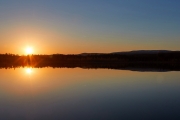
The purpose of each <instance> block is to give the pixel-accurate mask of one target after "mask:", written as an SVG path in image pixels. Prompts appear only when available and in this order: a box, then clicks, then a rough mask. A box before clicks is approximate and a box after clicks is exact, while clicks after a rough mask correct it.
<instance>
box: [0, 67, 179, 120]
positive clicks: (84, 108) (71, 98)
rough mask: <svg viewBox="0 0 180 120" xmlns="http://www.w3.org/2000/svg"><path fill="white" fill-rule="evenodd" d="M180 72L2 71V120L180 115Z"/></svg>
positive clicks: (110, 119)
mask: <svg viewBox="0 0 180 120" xmlns="http://www.w3.org/2000/svg"><path fill="white" fill-rule="evenodd" d="M179 74H180V72H173V71H172V72H137V71H128V70H112V69H81V68H74V69H72V68H56V69H53V68H41V69H38V68H16V69H0V98H1V99H0V106H1V107H0V119H2V120H9V119H18V120H19V119H27V120H39V119H43V120H46V119H47V120H59V119H62V120H120V119H124V120H128V119H130V120H131V119H142V120H144V119H146V120H148V119H149V120H152V119H180V114H179V111H180V101H179V100H180V94H179V93H180V80H179V78H180V77H179Z"/></svg>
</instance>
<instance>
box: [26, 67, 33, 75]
mask: <svg viewBox="0 0 180 120" xmlns="http://www.w3.org/2000/svg"><path fill="white" fill-rule="evenodd" d="M25 70H26V73H27V74H28V75H31V74H32V72H33V70H32V68H26V69H25Z"/></svg>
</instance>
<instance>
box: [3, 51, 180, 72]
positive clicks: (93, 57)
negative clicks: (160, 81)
mask: <svg viewBox="0 0 180 120" xmlns="http://www.w3.org/2000/svg"><path fill="white" fill-rule="evenodd" d="M18 67H34V68H42V67H53V68H63V67H67V68H75V67H80V68H95V69H96V68H108V69H127V70H138V71H143V70H146V71H153V70H155V71H170V70H174V71H175V70H176V71H179V70H180V52H179V51H169V52H155V53H154V52H153V53H133V54H132V53H131V52H127V53H109V54H95V53H94V54H93V53H89V54H88V53H87V54H69V55H64V54H53V55H23V56H20V55H14V54H0V68H18Z"/></svg>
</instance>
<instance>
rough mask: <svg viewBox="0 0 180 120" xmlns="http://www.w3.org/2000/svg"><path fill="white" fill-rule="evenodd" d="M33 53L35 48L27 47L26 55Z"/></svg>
mask: <svg viewBox="0 0 180 120" xmlns="http://www.w3.org/2000/svg"><path fill="white" fill-rule="evenodd" d="M32 53H33V48H32V47H27V48H26V54H28V55H29V54H32Z"/></svg>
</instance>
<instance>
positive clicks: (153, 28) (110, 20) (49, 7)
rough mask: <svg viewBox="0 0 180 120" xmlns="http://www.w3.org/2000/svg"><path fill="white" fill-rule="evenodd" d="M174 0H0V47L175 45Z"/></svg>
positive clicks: (69, 49) (177, 18) (177, 12)
mask: <svg viewBox="0 0 180 120" xmlns="http://www.w3.org/2000/svg"><path fill="white" fill-rule="evenodd" d="M179 6H180V1H179V0H0V53H13V54H25V49H26V47H28V46H29V47H32V48H33V50H34V54H54V53H60V54H78V53H85V52H87V53H94V52H96V53H109V52H120V51H131V50H179V45H180V7H179Z"/></svg>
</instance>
